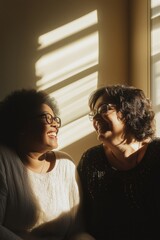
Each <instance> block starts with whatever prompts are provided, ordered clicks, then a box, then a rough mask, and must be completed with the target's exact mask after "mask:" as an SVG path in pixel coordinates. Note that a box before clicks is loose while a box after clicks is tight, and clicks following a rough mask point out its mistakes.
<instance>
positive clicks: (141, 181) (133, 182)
mask: <svg viewBox="0 0 160 240" xmlns="http://www.w3.org/2000/svg"><path fill="white" fill-rule="evenodd" d="M78 172H79V175H80V179H81V182H82V188H83V192H84V204H85V219H86V224H87V228H88V232H89V233H91V234H92V235H93V236H94V237H95V238H96V240H121V239H123V240H139V239H141V240H143V239H144V240H146V239H148V240H149V239H150V240H154V239H158V237H156V238H154V235H155V236H156V234H157V236H159V239H160V231H159V226H160V139H158V138H156V139H154V140H152V142H150V143H149V145H148V148H147V151H146V153H145V155H144V157H143V159H142V161H141V162H140V163H139V164H138V165H137V166H136V167H134V168H132V169H130V170H127V171H119V170H115V169H113V168H112V167H111V166H110V164H109V162H108V159H107V157H106V155H105V152H104V149H103V146H102V145H98V146H95V147H92V148H90V149H89V150H87V151H86V152H85V153H84V154H83V156H82V158H81V160H80V162H79V165H78Z"/></svg>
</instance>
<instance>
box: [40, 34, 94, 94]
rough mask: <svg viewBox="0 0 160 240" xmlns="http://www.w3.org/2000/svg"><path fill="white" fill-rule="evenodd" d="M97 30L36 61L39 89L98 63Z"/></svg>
mask: <svg viewBox="0 0 160 240" xmlns="http://www.w3.org/2000/svg"><path fill="white" fill-rule="evenodd" d="M97 46H98V32H96V33H93V34H90V35H89V36H87V37H84V38H82V39H80V40H78V41H76V42H74V43H72V44H69V45H67V46H64V47H62V48H60V49H57V50H56V51H53V52H50V53H49V54H47V55H45V56H43V57H41V59H40V60H39V61H37V63H36V70H37V71H36V73H37V76H42V78H41V79H40V80H38V81H37V86H38V88H39V89H40V90H45V89H47V88H49V87H51V86H53V85H54V84H58V83H59V82H62V81H63V80H65V79H67V78H69V77H72V76H74V75H75V74H78V73H80V72H82V71H84V70H86V69H88V68H90V67H93V66H95V65H96V64H98V48H97Z"/></svg>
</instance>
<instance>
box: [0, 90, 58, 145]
mask: <svg viewBox="0 0 160 240" xmlns="http://www.w3.org/2000/svg"><path fill="white" fill-rule="evenodd" d="M42 104H47V105H48V106H49V107H50V108H51V109H52V110H53V112H54V114H55V115H57V114H58V107H57V103H56V100H55V99H54V98H50V97H49V95H48V94H47V93H46V92H44V91H37V90H36V89H20V90H16V91H13V92H11V93H10V94H9V95H8V96H7V97H5V98H4V100H3V101H1V102H0V143H1V144H5V145H7V146H10V147H13V148H14V147H15V146H16V140H17V137H18V136H19V134H20V133H21V132H22V131H23V130H24V129H25V127H26V126H27V124H28V123H29V122H30V121H32V119H33V118H34V117H35V116H36V114H37V112H38V111H39V109H40V107H41V105H42Z"/></svg>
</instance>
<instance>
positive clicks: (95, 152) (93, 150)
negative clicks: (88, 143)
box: [82, 144, 103, 158]
mask: <svg viewBox="0 0 160 240" xmlns="http://www.w3.org/2000/svg"><path fill="white" fill-rule="evenodd" d="M102 152H103V145H102V144H99V145H96V146H93V147H91V148H88V149H87V150H86V151H85V152H84V153H83V155H82V158H84V157H87V156H88V157H89V156H92V155H93V156H97V155H99V154H101V153H102Z"/></svg>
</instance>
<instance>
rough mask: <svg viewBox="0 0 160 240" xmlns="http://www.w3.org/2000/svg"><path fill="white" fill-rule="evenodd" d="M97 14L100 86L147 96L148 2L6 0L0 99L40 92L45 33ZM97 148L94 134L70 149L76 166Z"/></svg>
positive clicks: (3, 8)
mask: <svg viewBox="0 0 160 240" xmlns="http://www.w3.org/2000/svg"><path fill="white" fill-rule="evenodd" d="M95 9H97V10H98V19H99V22H98V31H99V66H98V71H99V81H98V86H104V85H106V84H113V83H131V84H133V85H135V86H138V87H141V88H143V89H144V90H145V91H146V92H147V93H148V92H149V83H148V78H149V69H148V62H149V52H148V44H149V42H148V34H149V33H148V31H149V28H148V26H149V23H148V20H147V17H148V1H147V0H65V1H62V0H57V1H51V0H45V1H43V0H33V1H28V0H26V1H21V0H12V1H10V0H6V1H3V3H2V4H1V21H0V24H1V25H0V27H1V39H0V41H1V42H0V44H1V54H0V77H1V80H0V99H2V98H3V97H4V96H5V95H6V94H8V93H9V92H10V91H12V90H14V89H17V88H22V87H23V88H28V87H36V80H37V77H36V76H35V63H36V61H37V60H38V59H39V57H40V56H39V55H38V52H37V50H36V49H37V47H38V44H37V39H38V36H40V35H41V34H43V33H45V32H47V31H50V30H51V29H53V28H57V27H58V26H61V25H63V24H65V23H67V22H70V21H72V20H74V19H76V18H78V17H80V16H82V15H84V14H86V13H88V12H90V11H93V10H95ZM95 144H98V142H97V140H96V135H95V133H92V134H90V135H89V136H87V137H85V138H84V139H80V140H79V141H78V142H76V143H74V144H71V145H70V146H68V147H66V148H65V149H63V150H65V151H67V152H68V153H69V154H71V155H72V156H73V158H74V159H75V160H76V162H78V161H79V158H80V156H81V154H82V153H83V151H84V150H86V149H87V148H89V147H91V146H93V145H95Z"/></svg>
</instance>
